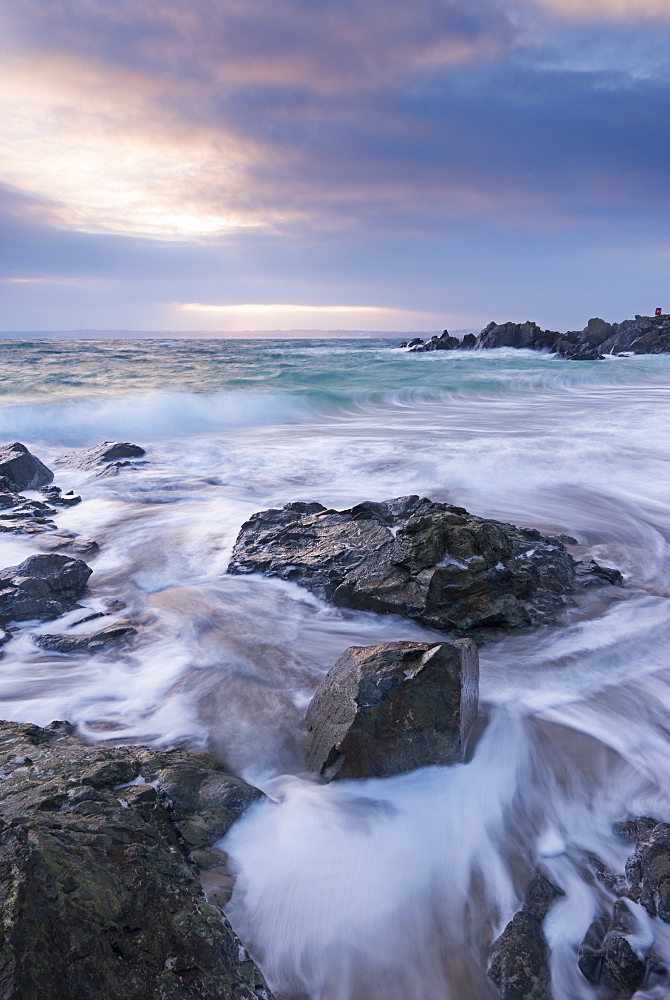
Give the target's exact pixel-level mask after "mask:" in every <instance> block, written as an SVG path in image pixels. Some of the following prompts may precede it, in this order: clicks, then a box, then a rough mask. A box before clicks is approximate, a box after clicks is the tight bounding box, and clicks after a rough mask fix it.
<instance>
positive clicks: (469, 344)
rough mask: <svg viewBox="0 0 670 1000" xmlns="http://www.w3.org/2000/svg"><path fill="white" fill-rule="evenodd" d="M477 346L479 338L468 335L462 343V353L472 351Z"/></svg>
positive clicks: (471, 334)
mask: <svg viewBox="0 0 670 1000" xmlns="http://www.w3.org/2000/svg"><path fill="white" fill-rule="evenodd" d="M476 344H477V338H476V337H475V335H474V333H466V334H465V336H464V337H463V340H462V341H461V343H460V349H461V350H462V351H472V350H474V348H475V345H476Z"/></svg>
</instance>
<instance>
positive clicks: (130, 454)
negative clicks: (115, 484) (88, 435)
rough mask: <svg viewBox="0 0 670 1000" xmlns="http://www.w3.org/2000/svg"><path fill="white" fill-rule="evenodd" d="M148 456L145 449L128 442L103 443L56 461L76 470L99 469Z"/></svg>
mask: <svg viewBox="0 0 670 1000" xmlns="http://www.w3.org/2000/svg"><path fill="white" fill-rule="evenodd" d="M143 455H146V452H145V450H144V448H140V446H139V445H137V444H129V443H128V442H127V441H103V442H102V444H98V445H95V447H94V448H84V449H83V450H82V451H69V452H66V453H65V454H64V455H59V456H58V458H57V459H56V461H57V462H59V463H60V464H61V465H71V466H74V468H76V469H97V467H98V466H99V465H106V464H107V463H110V462H114V461H116V460H117V459H123V458H141V457H142V456H143Z"/></svg>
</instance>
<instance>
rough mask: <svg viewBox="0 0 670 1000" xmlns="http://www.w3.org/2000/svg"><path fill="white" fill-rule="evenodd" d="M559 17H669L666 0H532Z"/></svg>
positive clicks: (669, 8) (586, 18) (621, 18)
mask: <svg viewBox="0 0 670 1000" xmlns="http://www.w3.org/2000/svg"><path fill="white" fill-rule="evenodd" d="M533 2H534V3H536V4H537V5H538V6H539V7H540V8H541V9H543V10H547V11H549V12H550V13H552V14H554V15H555V16H557V17H559V18H583V19H585V20H601V21H602V20H605V21H609V20H623V21H636V20H638V19H640V18H652V19H656V18H658V19H665V20H668V19H670V7H669V6H668V3H667V0H533Z"/></svg>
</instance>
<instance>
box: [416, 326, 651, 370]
mask: <svg viewBox="0 0 670 1000" xmlns="http://www.w3.org/2000/svg"><path fill="white" fill-rule="evenodd" d="M452 341H453V343H452ZM414 343H415V342H414V341H410V342H409V344H408V342H407V341H404V342H403V343H402V344H399V345H398V346H399V347H407V346H410V347H413V346H414ZM496 347H517V348H522V347H525V348H531V349H532V350H536V351H546V350H549V351H553V352H555V353H556V354H561V355H563V356H564V357H566V358H569V359H570V360H572V361H598V360H601V359H602V357H603V356H604V355H606V354H621V353H622V352H624V351H630V352H632V353H633V354H668V353H670V315H662V316H636V317H635V319H634V320H633V319H627V320H624V321H623V322H622V323H607V322H606V321H605V320H603V319H600V318H598V317H594V318H593V319H590V320H589V321H588V323H587V324H586V326H585V327H584V329H583V330H570V331H568V332H567V333H561V334H559V333H556V332H554V331H552V330H541V329H540V327H539V326H538V325H537V324H536V323H533V322H531V321H530V320H527V321H526V322H525V323H489V324H488V326H486V327H484V329H483V330H482V332H481V333H480V334H479V336H478V337H475V336H474V334H471V333H469V334H466V336H465V337H463V339H462V341H461V342H460V343H458V341H456V340H455V338H453V337H449V335H448V333H447V331H446V330H445V331H444V333H443V334H442V336H441V337H437V336H435V337H431V338H430V340H428V341H426V342H425V343H424V342H423V341H419V342H418V345H417V346H415V347H414V350H417V351H435V350H455V349H460V350H475V349H476V350H488V349H491V348H496Z"/></svg>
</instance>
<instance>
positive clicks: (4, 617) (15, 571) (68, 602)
mask: <svg viewBox="0 0 670 1000" xmlns="http://www.w3.org/2000/svg"><path fill="white" fill-rule="evenodd" d="M92 572H93V571H92V570H91V568H90V567H89V566H87V565H86V563H85V562H82V561H81V560H80V559H72V558H71V557H69V556H64V555H59V554H48V555H47V554H45V555H37V556H29V558H28V559H24V560H23V562H22V563H20V564H19V565H18V566H9V567H7V569H3V570H0V624H5V623H6V622H9V621H28V620H30V619H31V618H38V619H41V620H48V619H50V618H57V617H58V616H59V615H62V614H63V613H64V612H65V611H69V610H70V608H72V607H73V606H74V605H75V603H76V602H77V600H78V599H79V598H80V597H81V595H82V594H83V592H84V590H85V588H86V584H87V582H88V578H89V577H90V575H91V573H92Z"/></svg>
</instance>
